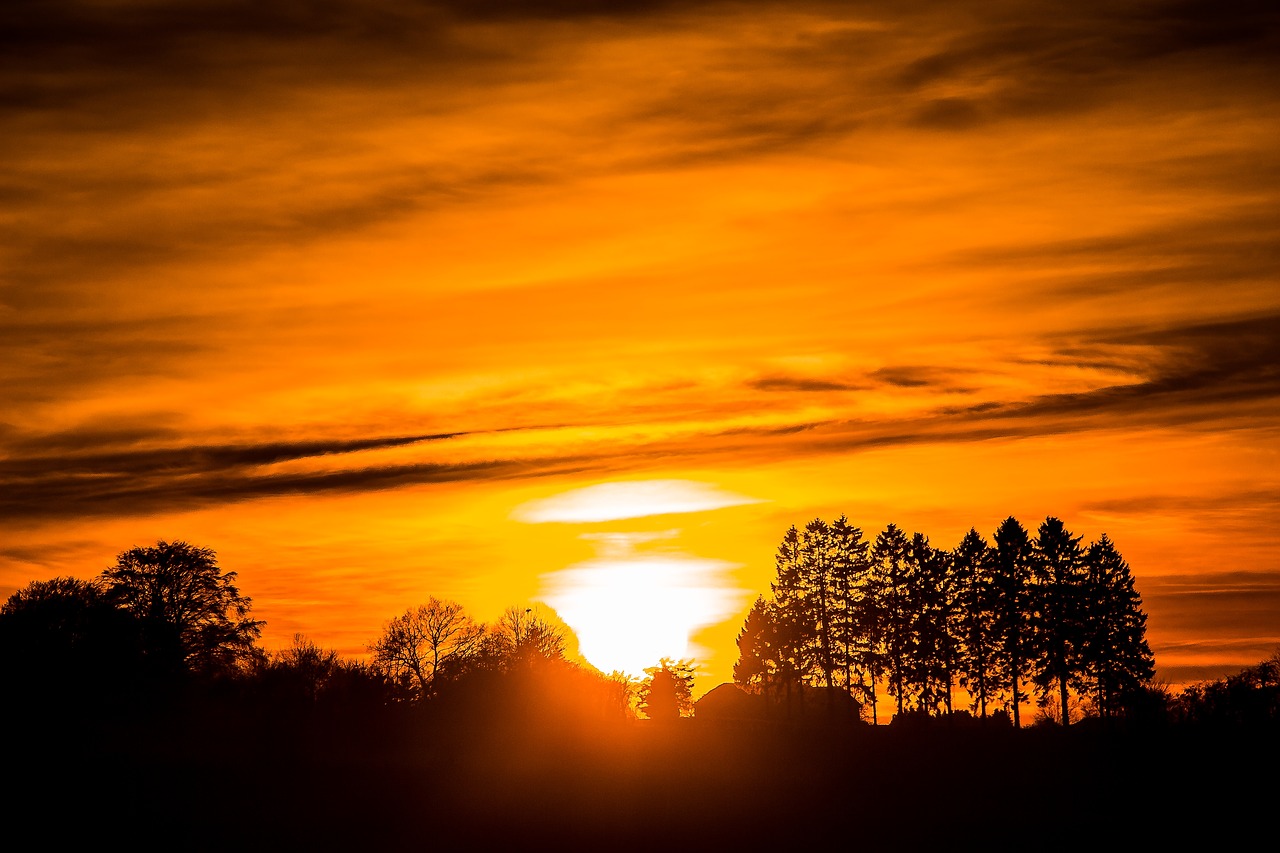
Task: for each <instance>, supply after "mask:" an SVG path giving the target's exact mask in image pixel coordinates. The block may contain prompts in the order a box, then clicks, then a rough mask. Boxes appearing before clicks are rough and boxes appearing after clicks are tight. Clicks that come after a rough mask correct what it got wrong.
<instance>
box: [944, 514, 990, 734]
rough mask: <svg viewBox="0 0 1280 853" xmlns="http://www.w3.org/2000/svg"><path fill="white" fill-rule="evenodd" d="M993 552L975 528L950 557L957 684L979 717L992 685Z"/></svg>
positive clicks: (984, 707) (983, 711) (970, 530)
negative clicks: (957, 654) (954, 595)
mask: <svg viewBox="0 0 1280 853" xmlns="http://www.w3.org/2000/svg"><path fill="white" fill-rule="evenodd" d="M992 558H993V555H992V552H991V547H990V546H989V545H987V543H986V540H984V539H983V538H982V536H981V535H980V534H979V533H978V531H977V530H976V529H974V528H972V527H971V528H969V532H968V533H966V534H965V535H964V538H963V539H961V540H960V544H959V545H957V546H956V548H955V550H954V551H953V552H952V556H951V566H952V570H953V572H954V574H955V581H956V586H957V611H958V618H959V629H958V630H959V634H960V639H961V644H962V649H963V651H962V653H961V663H960V671H961V678H960V683H961V685H962V686H964V687H965V688H966V689H967V690H968V691H969V694H970V696H972V697H973V704H974V705H976V706H977V708H978V710H979V712H980V714H981V715H982V717H984V718H985V717H986V716H987V699H988V698H989V697H990V696H991V693H992V690H993V688H994V685H995V682H994V679H993V678H992V666H993V661H994V654H995V649H994V647H993V643H994V640H995V612H994V610H993V607H994V603H995V602H994V588H993V579H992Z"/></svg>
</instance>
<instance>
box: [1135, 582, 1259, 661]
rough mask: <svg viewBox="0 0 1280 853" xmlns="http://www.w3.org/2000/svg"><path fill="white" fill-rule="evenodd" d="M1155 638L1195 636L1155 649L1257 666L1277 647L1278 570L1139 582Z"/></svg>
mask: <svg viewBox="0 0 1280 853" xmlns="http://www.w3.org/2000/svg"><path fill="white" fill-rule="evenodd" d="M1137 587H1138V592H1139V594H1140V595H1141V596H1142V600H1143V609H1144V610H1145V611H1146V612H1147V615H1148V621H1147V629H1148V632H1150V633H1151V634H1152V635H1153V637H1162V636H1169V637H1185V636H1192V637H1199V638H1203V639H1201V640H1199V641H1198V643H1199V644H1200V645H1199V646H1198V645H1197V644H1196V643H1190V644H1188V643H1182V644H1179V645H1172V644H1171V645H1169V646H1166V647H1161V648H1160V649H1157V650H1156V651H1157V660H1159V656H1160V651H1164V652H1166V653H1167V654H1168V655H1169V656H1178V657H1189V656H1194V655H1195V654H1196V653H1212V654H1214V655H1217V656H1220V657H1221V656H1227V654H1226V653H1228V652H1233V653H1232V654H1231V655H1230V656H1231V657H1233V658H1235V659H1236V660H1241V661H1243V662H1244V664H1245V665H1248V664H1250V663H1256V662H1257V661H1259V660H1261V659H1262V658H1263V657H1265V656H1266V655H1268V654H1269V653H1270V652H1272V651H1274V650H1275V649H1276V648H1277V647H1280V571H1276V572H1224V573H1221V574H1204V575H1163V576H1154V577H1144V578H1141V579H1139V581H1138V584H1137Z"/></svg>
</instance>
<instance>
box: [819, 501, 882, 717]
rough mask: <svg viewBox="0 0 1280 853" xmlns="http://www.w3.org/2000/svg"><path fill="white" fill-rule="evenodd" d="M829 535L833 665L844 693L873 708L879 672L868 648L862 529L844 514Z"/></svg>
mask: <svg viewBox="0 0 1280 853" xmlns="http://www.w3.org/2000/svg"><path fill="white" fill-rule="evenodd" d="M830 535H831V540H832V543H831V563H832V564H831V574H832V586H833V598H834V600H835V606H834V607H833V612H832V617H831V620H832V642H833V645H834V647H835V652H834V656H835V661H834V663H835V665H836V668H837V670H838V671H839V672H840V673H841V676H842V682H843V686H844V690H845V692H846V693H847V694H848V695H849V696H850V697H851V698H853V699H856V700H857V701H859V702H867V701H869V702H871V703H872V704H873V705H874V701H875V682H876V680H877V679H878V678H879V669H878V667H877V666H876V658H874V657H873V655H872V648H871V646H872V643H871V637H872V635H873V632H872V631H871V630H870V627H871V626H870V615H869V609H870V602H869V598H868V596H869V588H868V578H869V576H870V573H871V560H870V557H869V555H868V550H869V546H868V543H867V541H866V540H864V539H863V538H862V529H861V528H859V527H855V526H854V525H852V524H850V523H849V519H848V518H846V517H845V516H843V515H842V516H840V517H839V518H837V519H836V520H835V521H834V522H832V523H831V528H830Z"/></svg>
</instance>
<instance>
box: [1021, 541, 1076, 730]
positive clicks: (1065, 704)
mask: <svg viewBox="0 0 1280 853" xmlns="http://www.w3.org/2000/svg"><path fill="white" fill-rule="evenodd" d="M1031 571H1032V578H1033V581H1034V586H1033V588H1032V603H1033V605H1032V625H1031V627H1032V635H1031V656H1032V660H1031V666H1032V671H1031V678H1032V681H1033V682H1034V683H1035V685H1036V691H1037V692H1038V693H1039V694H1040V704H1041V705H1044V704H1046V703H1047V702H1048V701H1049V693H1050V691H1051V690H1053V689H1054V688H1055V687H1056V688H1057V693H1058V696H1057V699H1058V702H1059V705H1058V715H1059V717H1060V718H1061V720H1062V725H1064V726H1067V725H1070V724H1071V708H1070V703H1069V692H1068V689H1069V688H1070V687H1073V686H1076V687H1078V686H1080V676H1079V673H1080V665H1079V664H1080V654H1081V647H1082V646H1083V644H1084V637H1083V631H1084V621H1083V618H1082V613H1081V606H1082V601H1081V595H1082V593H1083V587H1084V582H1085V575H1084V555H1083V553H1082V552H1081V550H1080V537H1079V536H1072V535H1071V533H1070V531H1068V530H1067V528H1066V526H1065V525H1063V523H1062V522H1061V521H1060V520H1059V519H1057V518H1054V517H1052V516H1050V517H1048V518H1046V519H1045V520H1044V522H1043V523H1042V524H1041V525H1040V529H1039V531H1037V533H1036V540H1035V542H1034V543H1033V549H1032V555H1031Z"/></svg>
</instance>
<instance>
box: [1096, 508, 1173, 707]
mask: <svg viewBox="0 0 1280 853" xmlns="http://www.w3.org/2000/svg"><path fill="white" fill-rule="evenodd" d="M1084 562H1085V566H1086V572H1087V581H1086V589H1087V595H1086V597H1085V603H1084V608H1085V620H1086V624H1087V625H1088V631H1087V632H1086V633H1085V634H1084V644H1083V650H1082V651H1083V654H1082V659H1083V669H1084V672H1085V674H1086V676H1087V677H1088V678H1089V680H1090V681H1091V682H1092V684H1093V690H1094V696H1095V701H1096V703H1097V706H1098V713H1099V714H1101V715H1102V716H1104V717H1109V716H1111V715H1112V714H1113V713H1114V712H1115V711H1116V710H1117V706H1118V703H1119V701H1120V700H1121V699H1122V698H1123V697H1124V696H1125V694H1128V693H1132V692H1133V691H1136V690H1137V689H1139V688H1140V687H1141V686H1142V685H1143V684H1145V683H1146V682H1148V681H1150V680H1151V679H1152V678H1153V677H1154V676H1155V657H1154V656H1153V655H1152V653H1151V647H1150V646H1148V645H1147V638H1146V631H1147V615H1146V613H1144V612H1143V611H1142V598H1141V597H1140V596H1139V595H1138V592H1137V590H1136V589H1135V588H1134V583H1133V575H1132V574H1131V572H1130V570H1129V564H1128V563H1126V562H1125V560H1124V558H1123V557H1121V556H1120V553H1119V552H1118V551H1117V550H1116V548H1115V545H1114V544H1113V543H1112V541H1111V540H1110V539H1109V538H1107V535H1106V534H1105V533H1104V534H1103V535H1102V536H1101V538H1099V539H1098V540H1097V541H1096V542H1093V543H1092V544H1090V545H1089V548H1088V550H1087V551H1086V552H1085V557H1084Z"/></svg>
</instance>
